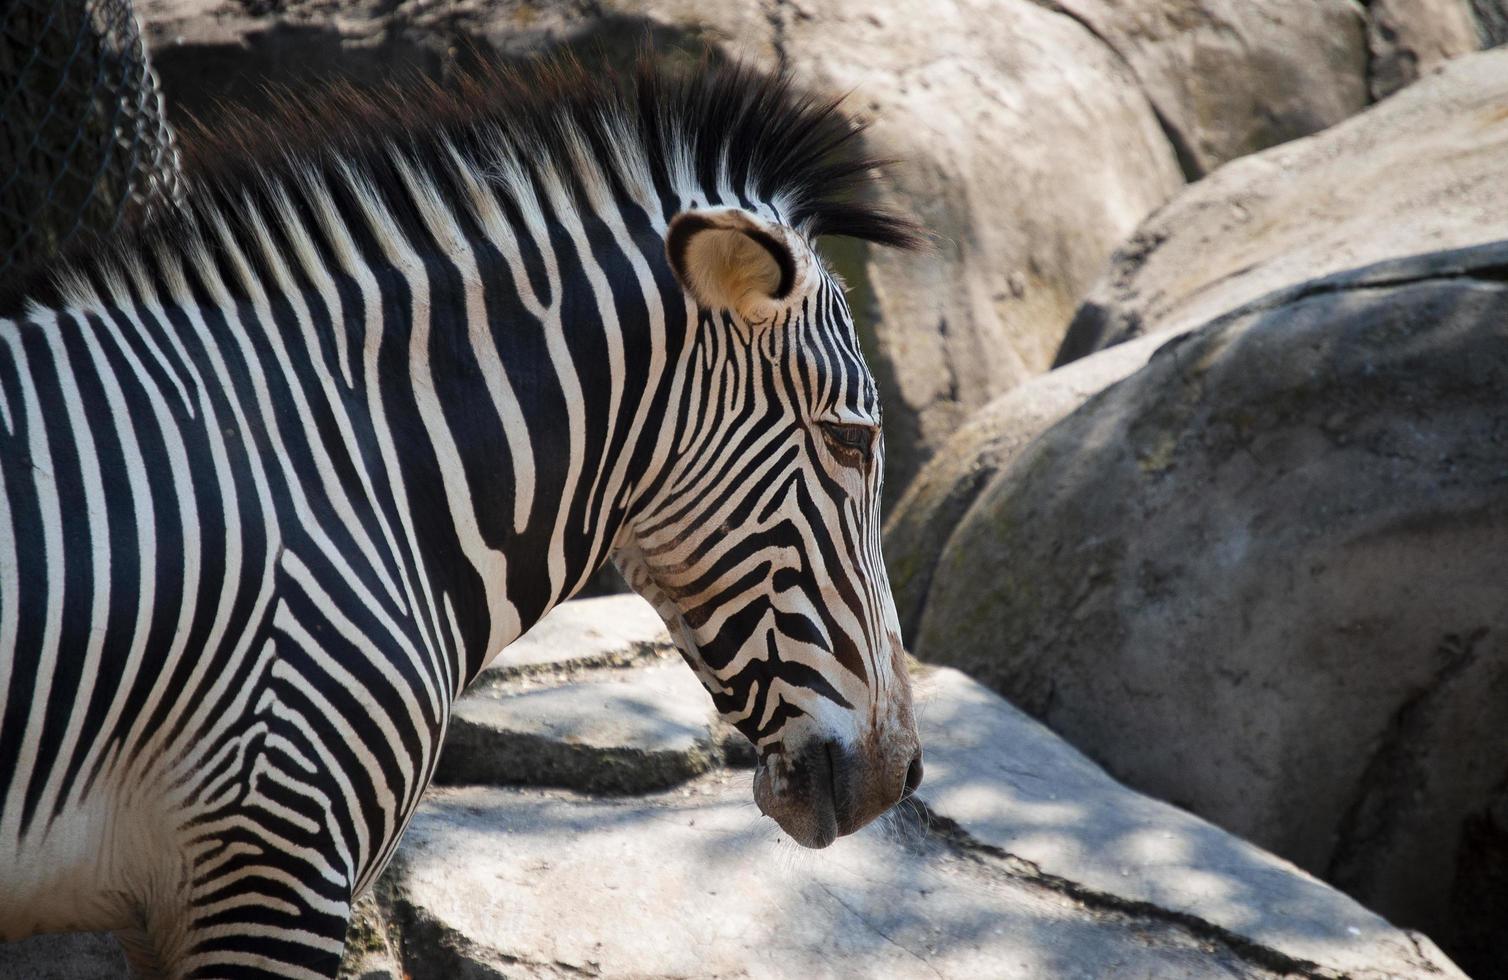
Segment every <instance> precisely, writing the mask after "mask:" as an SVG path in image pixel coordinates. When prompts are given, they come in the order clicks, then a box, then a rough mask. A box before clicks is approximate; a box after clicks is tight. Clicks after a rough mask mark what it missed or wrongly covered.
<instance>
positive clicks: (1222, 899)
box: [916, 667, 1465, 977]
mask: <svg viewBox="0 0 1508 980" xmlns="http://www.w3.org/2000/svg"><path fill="white" fill-rule="evenodd" d="M919 673H920V674H921V676H920V677H919V678H918V682H917V685H916V687H917V691H918V694H917V697H918V701H919V707H918V717H919V718H920V719H921V723H922V745H923V751H924V752H925V753H926V764H927V776H926V780H925V782H924V783H923V785H922V788H921V790H920V792H919V794H918V795H919V797H920V799H921V800H922V801H923V802H924V803H925V804H926V806H927V807H928V809H929V810H931V811H932V812H933V813H934V814H935V815H936V816H938V817H940V818H943V819H944V820H945V821H946V822H948V823H950V824H952V825H953V826H954V827H955V828H956V829H957V830H958V831H960V832H961V836H962V838H963V843H964V846H969V847H982V848H985V849H987V850H989V851H991V852H993V853H996V854H999V855H1001V856H1004V857H1008V859H1009V860H1011V861H1014V862H1020V864H1019V865H1018V867H1020V868H1021V870H1022V871H1023V872H1024V873H1026V874H1029V875H1039V876H1042V877H1044V878H1051V879H1057V880H1059V881H1061V882H1063V883H1064V886H1065V887H1066V888H1067V889H1068V890H1069V891H1070V892H1072V893H1075V894H1078V895H1080V896H1081V897H1082V898H1083V899H1084V900H1085V901H1088V902H1096V901H1105V900H1109V901H1110V902H1112V904H1131V903H1135V904H1141V905H1145V906H1148V907H1152V908H1156V909H1159V910H1161V911H1162V913H1164V914H1166V915H1170V916H1181V917H1187V919H1189V920H1194V921H1198V922H1200V923H1202V924H1203V927H1204V928H1207V929H1208V930H1209V931H1210V933H1211V934H1212V935H1218V936H1224V937H1226V938H1228V939H1229V940H1233V941H1236V942H1239V943H1249V944H1251V945H1253V946H1254V947H1257V948H1259V949H1261V950H1264V951H1266V953H1267V954H1268V955H1270V956H1271V957H1272V960H1273V962H1284V961H1286V962H1288V963H1290V964H1291V965H1292V968H1293V969H1295V970H1302V971H1306V972H1308V973H1310V974H1312V975H1316V976H1325V977H1332V976H1354V977H1373V976H1378V977H1384V976H1385V977H1426V976H1427V977H1465V974H1464V973H1462V972H1461V971H1460V970H1459V969H1457V968H1456V967H1455V966H1454V964H1452V963H1451V962H1450V960H1449V959H1448V958H1447V957H1446V956H1445V955H1444V954H1443V953H1441V952H1440V951H1439V950H1438V949H1437V948H1436V947H1435V946H1434V944H1433V943H1432V942H1431V941H1430V940H1429V939H1428V938H1426V937H1424V936H1422V935H1420V934H1418V933H1412V932H1405V931H1403V930H1400V929H1397V928H1395V927H1394V926H1392V925H1390V924H1389V923H1388V922H1387V921H1386V920H1384V919H1383V918H1381V917H1380V916H1378V915H1376V914H1375V913H1373V912H1370V911H1368V910H1367V909H1366V908H1364V907H1363V906H1361V905H1360V904H1359V903H1357V902H1355V901H1354V900H1352V899H1351V898H1349V897H1347V896H1346V895H1344V894H1343V893H1341V892H1339V891H1337V890H1335V889H1333V888H1331V887H1330V886H1328V885H1326V884H1324V883H1323V882H1321V881H1319V880H1317V879H1315V878H1313V877H1311V876H1309V875H1308V874H1306V873H1305V872H1303V871H1301V870H1299V869H1298V868H1297V867H1295V866H1294V865H1292V864H1290V863H1289V862H1287V861H1284V860H1282V859H1281V858H1278V857H1275V856H1274V855H1272V854H1269V853H1268V852H1266V851H1264V850H1262V849H1261V848H1259V847H1257V846H1256V845H1254V844H1250V843H1248V842H1246V841H1244V840H1242V839H1240V838H1238V837H1236V836H1234V835H1232V834H1229V833H1226V832H1225V831H1223V830H1221V829H1220V828H1218V827H1216V826H1214V825H1213V824H1210V823H1207V822H1205V821H1203V820H1201V819H1199V818H1198V817H1196V816H1194V815H1192V814H1190V813H1188V812H1187V811H1184V810H1180V809H1178V808H1177V807H1174V806H1171V805H1169V804H1167V803H1163V802H1161V801H1159V800H1154V799H1152V798H1151V797H1148V796H1143V795H1142V794H1140V793H1137V792H1135V791H1134V790H1131V789H1128V788H1127V787H1125V786H1123V785H1121V784H1120V783H1118V782H1116V781H1115V780H1114V779H1112V778H1111V777H1110V776H1109V775H1107V774H1106V773H1105V771H1104V770H1102V769H1101V768H1100V767H1099V766H1097V765H1095V764H1094V763H1093V762H1091V761H1090V760H1089V759H1088V758H1086V757H1085V756H1084V755H1083V754H1082V753H1080V752H1079V751H1078V750H1077V749H1075V748H1074V747H1073V746H1071V745H1069V744H1068V743H1067V742H1065V741H1063V740H1062V739H1061V738H1059V737H1058V736H1057V735H1055V734H1053V733H1052V732H1051V731H1050V730H1049V729H1047V728H1046V727H1045V726H1044V725H1042V724H1040V723H1039V722H1037V721H1035V720H1034V719H1032V718H1030V717H1028V716H1027V715H1026V714H1024V713H1023V712H1021V711H1019V710H1018V709H1016V708H1015V707H1013V706H1012V705H1011V704H1010V703H1008V702H1007V701H1005V700H1004V699H1003V698H1001V697H999V696H998V695H996V694H995V693H994V692H992V691H990V690H989V689H988V688H985V687H984V686H983V685H981V684H978V683H976V682H975V681H973V680H971V679H969V678H968V677H967V676H966V675H964V674H962V673H960V672H958V671H956V670H951V669H947V668H929V667H922V668H921V669H920V671H919Z"/></svg>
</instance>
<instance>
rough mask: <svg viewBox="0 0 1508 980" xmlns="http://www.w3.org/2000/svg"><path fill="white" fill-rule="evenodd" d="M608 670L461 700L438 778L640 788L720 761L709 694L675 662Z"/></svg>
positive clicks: (660, 785) (606, 789) (602, 789)
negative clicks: (561, 682) (606, 673)
mask: <svg viewBox="0 0 1508 980" xmlns="http://www.w3.org/2000/svg"><path fill="white" fill-rule="evenodd" d="M633 599H634V601H636V602H638V603H640V604H641V605H644V606H645V607H646V608H647V607H648V604H647V603H645V602H644V600H642V599H640V598H639V597H637V596H634V597H633ZM547 618H548V617H547ZM612 674H613V676H609V677H604V678H600V679H598V678H594V679H592V680H589V681H582V682H578V683H574V684H567V685H564V686H550V687H533V688H526V689H523V690H512V691H508V690H504V691H479V692H477V693H474V694H468V695H466V696H464V697H462V698H461V699H460V700H459V701H457V702H456V706H455V710H454V712H453V714H452V715H451V720H450V731H449V732H448V733H447V735H446V737H445V749H444V752H443V753H442V754H441V756H440V761H439V764H438V766H437V767H436V769H435V780H436V781H437V782H440V783H451V784H456V783H482V784H486V785H493V786H497V785H540V786H566V787H570V788H572V789H579V790H587V791H591V792H598V793H644V792H648V791H650V790H656V789H664V788H666V787H668V786H674V785H676V784H677V783H681V782H684V781H686V780H687V779H690V778H691V777H692V776H695V775H698V774H700V773H703V772H706V771H707V770H708V769H711V768H712V766H713V765H714V764H715V763H716V762H717V761H719V758H720V757H719V753H718V748H717V744H716V737H715V735H714V732H713V722H714V720H715V719H714V714H715V712H714V710H713V707H712V699H711V697H710V696H709V695H708V694H707V692H706V691H704V690H702V686H701V684H700V683H699V682H698V681H697V679H696V675H695V674H693V673H692V672H691V671H690V670H689V669H688V668H687V667H686V665H685V664H683V663H681V662H680V660H679V659H677V660H676V661H675V662H674V663H667V664H664V665H661V666H656V667H647V668H643V669H639V670H632V671H615V672H612Z"/></svg>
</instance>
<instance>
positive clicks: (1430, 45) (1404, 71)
mask: <svg viewBox="0 0 1508 980" xmlns="http://www.w3.org/2000/svg"><path fill="white" fill-rule="evenodd" d="M1367 47H1368V48H1369V49H1370V50H1371V53H1372V60H1371V73H1370V75H1371V77H1370V78H1369V79H1368V85H1369V86H1370V88H1371V91H1372V98H1373V99H1385V98H1387V97H1388V96H1389V95H1392V94H1393V93H1394V92H1396V91H1398V90H1399V89H1401V88H1403V87H1404V86H1406V85H1412V84H1413V83H1414V82H1415V81H1417V80H1418V79H1419V78H1420V76H1422V75H1426V74H1428V73H1429V72H1431V71H1433V70H1434V69H1435V68H1436V67H1437V66H1439V65H1440V64H1442V63H1444V62H1445V61H1447V60H1449V59H1451V58H1455V57H1459V56H1460V55H1463V54H1468V53H1470V52H1472V51H1476V50H1477V49H1478V48H1479V47H1481V37H1480V35H1479V31H1478V27H1477V21H1476V18H1475V17H1474V16H1472V12H1471V5H1470V3H1469V2H1468V0H1372V2H1371V4H1370V5H1369V6H1368V7H1367Z"/></svg>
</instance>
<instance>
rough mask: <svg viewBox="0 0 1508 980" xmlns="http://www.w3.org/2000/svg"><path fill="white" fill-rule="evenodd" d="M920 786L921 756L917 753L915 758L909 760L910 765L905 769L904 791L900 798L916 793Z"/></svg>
mask: <svg viewBox="0 0 1508 980" xmlns="http://www.w3.org/2000/svg"><path fill="white" fill-rule="evenodd" d="M921 784H922V754H921V753H920V752H918V753H917V754H916V758H914V759H912V760H911V765H909V766H907V767H906V791H905V792H904V793H902V794H901V796H902V798H904V797H907V796H910V795H911V794H912V793H915V792H916V788H917V787H918V786H920V785H921Z"/></svg>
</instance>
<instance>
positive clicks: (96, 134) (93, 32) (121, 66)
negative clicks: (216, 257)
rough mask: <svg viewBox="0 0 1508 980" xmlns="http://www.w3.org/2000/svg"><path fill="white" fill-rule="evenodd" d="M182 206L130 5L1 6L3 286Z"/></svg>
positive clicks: (1, 0) (123, 1) (106, 0)
mask: <svg viewBox="0 0 1508 980" xmlns="http://www.w3.org/2000/svg"><path fill="white" fill-rule="evenodd" d="M181 194H182V178H181V176H180V173H179V164H178V151H177V149H176V148H175V146H174V143H173V136H172V133H171V131H170V130H169V129H168V125H167V119H166V117H165V115H164V111H163V104H162V96H161V94H160V92H159V90H158V86H157V79H156V77H155V76H154V75H153V73H152V68H151V65H150V63H149V62H148V59H147V49H146V45H145V44H144V43H143V41H142V37H141V30H140V26H139V24H138V23H137V20H136V16H135V13H134V12H133V10H132V9H131V2H130V0H0V284H4V283H5V282H6V281H7V280H8V279H10V278H11V277H12V276H15V275H17V274H18V273H19V272H20V271H21V270H23V269H26V268H28V267H32V266H37V265H40V264H42V263H43V262H44V261H45V260H46V259H47V258H48V257H49V256H51V255H54V254H56V253H57V252H58V251H60V250H62V249H64V248H66V247H67V246H68V244H69V242H70V241H71V240H72V239H75V238H77V237H79V236H81V235H106V234H109V233H110V231H112V230H113V229H114V228H115V227H116V226H117V225H119V224H120V222H121V221H122V220H127V219H128V218H130V217H134V216H137V215H144V214H145V213H148V212H150V211H151V210H152V209H154V208H159V207H164V206H170V205H171V203H172V202H176V201H178V200H179V199H180V197H181ZM0 292H3V290H0Z"/></svg>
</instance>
